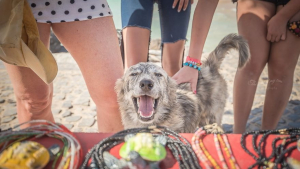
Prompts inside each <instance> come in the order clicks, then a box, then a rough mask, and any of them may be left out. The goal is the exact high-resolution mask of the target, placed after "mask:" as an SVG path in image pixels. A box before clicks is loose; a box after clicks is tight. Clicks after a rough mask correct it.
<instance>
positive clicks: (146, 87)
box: [140, 79, 154, 91]
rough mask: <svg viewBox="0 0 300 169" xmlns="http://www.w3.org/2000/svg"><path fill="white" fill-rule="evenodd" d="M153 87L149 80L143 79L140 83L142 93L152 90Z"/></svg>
mask: <svg viewBox="0 0 300 169" xmlns="http://www.w3.org/2000/svg"><path fill="white" fill-rule="evenodd" d="M153 86H154V83H153V81H151V80H146V79H144V80H142V81H141V82H140V88H141V89H142V90H144V91H149V90H151V89H152V88H153Z"/></svg>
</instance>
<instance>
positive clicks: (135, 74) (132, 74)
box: [130, 73, 138, 76]
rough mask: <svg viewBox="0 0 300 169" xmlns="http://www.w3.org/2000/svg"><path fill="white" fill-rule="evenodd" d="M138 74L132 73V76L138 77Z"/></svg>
mask: <svg viewBox="0 0 300 169" xmlns="http://www.w3.org/2000/svg"><path fill="white" fill-rule="evenodd" d="M137 75H138V74H137V73H131V74H130V76H137Z"/></svg>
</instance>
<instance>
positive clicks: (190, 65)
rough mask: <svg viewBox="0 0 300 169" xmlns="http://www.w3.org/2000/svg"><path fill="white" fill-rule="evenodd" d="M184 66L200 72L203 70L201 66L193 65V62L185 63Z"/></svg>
mask: <svg viewBox="0 0 300 169" xmlns="http://www.w3.org/2000/svg"><path fill="white" fill-rule="evenodd" d="M183 66H189V67H191V68H194V69H197V70H198V71H200V70H201V67H200V66H197V65H196V64H193V63H191V62H185V63H183Z"/></svg>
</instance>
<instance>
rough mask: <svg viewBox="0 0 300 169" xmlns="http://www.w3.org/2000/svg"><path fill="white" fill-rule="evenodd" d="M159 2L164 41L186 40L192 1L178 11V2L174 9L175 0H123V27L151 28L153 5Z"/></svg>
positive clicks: (162, 38)
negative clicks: (185, 7)
mask: <svg viewBox="0 0 300 169" xmlns="http://www.w3.org/2000/svg"><path fill="white" fill-rule="evenodd" d="M155 2H156V3H157V4H158V11H159V16H160V27H161V41H162V43H173V42H176V41H178V40H186V34H187V30H188V25H189V20H190V14H191V3H190V1H189V5H188V7H187V9H186V10H185V11H183V9H182V10H181V12H177V9H178V4H177V6H176V7H175V8H174V9H173V8H172V4H173V2H174V0H122V2H121V16H122V27H123V29H124V28H126V27H140V28H145V29H149V30H151V23H152V14H153V5H154V3H155Z"/></svg>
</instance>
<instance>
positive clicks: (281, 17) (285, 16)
mask: <svg viewBox="0 0 300 169" xmlns="http://www.w3.org/2000/svg"><path fill="white" fill-rule="evenodd" d="M275 17H276V18H277V19H279V20H281V21H283V22H288V21H289V20H290V16H289V15H288V14H286V13H283V12H282V13H277V14H276V15H275Z"/></svg>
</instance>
